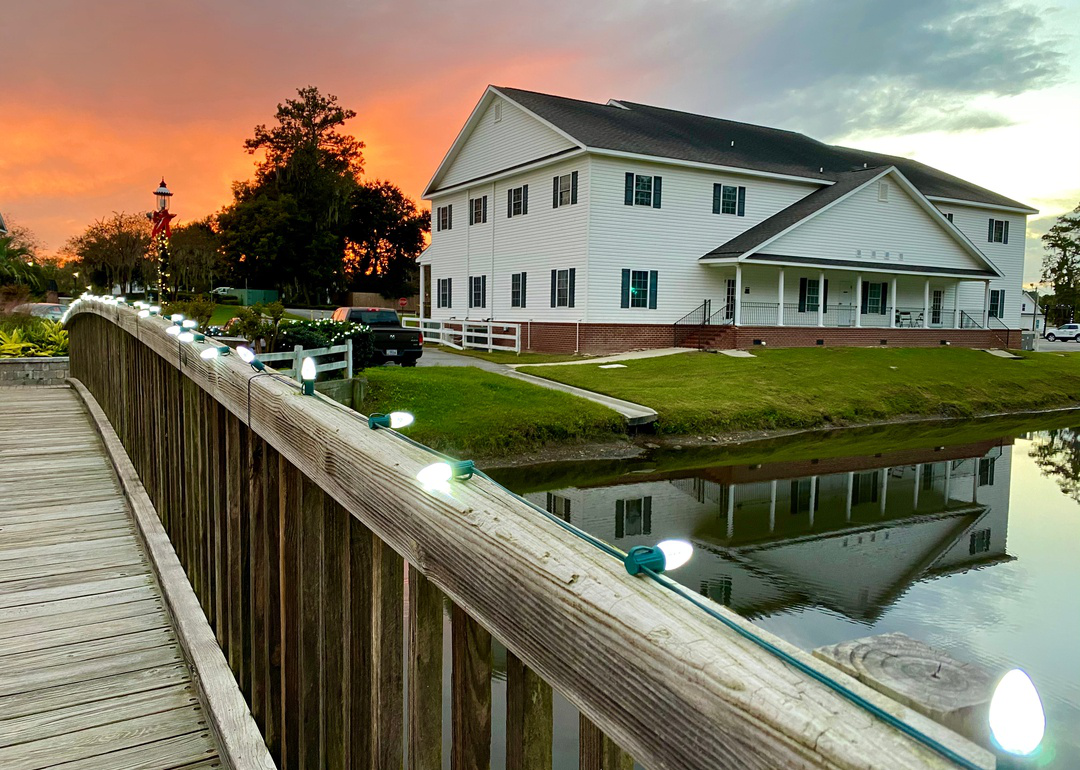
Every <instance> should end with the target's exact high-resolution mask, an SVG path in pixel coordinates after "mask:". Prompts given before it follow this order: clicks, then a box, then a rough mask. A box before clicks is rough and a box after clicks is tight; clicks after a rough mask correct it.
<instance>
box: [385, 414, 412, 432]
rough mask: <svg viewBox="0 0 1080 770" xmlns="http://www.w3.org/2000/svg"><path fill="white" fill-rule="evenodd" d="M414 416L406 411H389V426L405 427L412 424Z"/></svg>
mask: <svg viewBox="0 0 1080 770" xmlns="http://www.w3.org/2000/svg"><path fill="white" fill-rule="evenodd" d="M414 419H415V418H414V417H413V416H412V415H411V414H409V413H408V412H391V413H390V427H391V428H395V429H396V428H407V427H409V426H410V425H412V424H413V420H414Z"/></svg>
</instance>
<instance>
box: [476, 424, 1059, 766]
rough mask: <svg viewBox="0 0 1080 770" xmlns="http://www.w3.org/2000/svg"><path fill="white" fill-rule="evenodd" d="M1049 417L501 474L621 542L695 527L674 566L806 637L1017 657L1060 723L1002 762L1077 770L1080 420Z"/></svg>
mask: <svg viewBox="0 0 1080 770" xmlns="http://www.w3.org/2000/svg"><path fill="white" fill-rule="evenodd" d="M1048 419H1049V418H1040V419H1036V420H1028V421H1026V422H1023V421H1019V420H1015V419H1013V420H1008V421H996V422H995V421H981V422H975V421H973V422H965V423H951V424H948V425H945V426H942V425H929V426H928V425H920V426H912V427H906V428H893V429H889V430H885V431H858V432H844V433H840V432H832V433H828V434H818V435H813V436H802V437H796V438H792V439H788V440H781V441H770V442H759V443H756V444H751V445H746V446H744V447H741V448H738V449H722V450H693V451H682V452H659V453H657V454H656V455H655V456H652V457H649V458H645V459H636V460H633V461H620V462H593V463H584V464H583V463H580V462H577V463H573V464H563V465H544V466H534V467H529V468H516V469H507V470H504V471H494V472H492V475H493V476H494V477H496V478H497V479H498V480H499V481H501V482H502V483H504V484H506V485H507V486H508V487H510V488H511V489H514V490H515V491H517V492H519V493H521V494H523V495H525V496H526V497H528V498H529V499H530V500H532V501H534V502H536V503H537V504H539V505H541V506H543V507H545V508H546V509H547V510H549V511H551V512H552V513H555V514H557V515H559V516H562V517H564V518H565V519H567V520H569V521H571V522H572V523H574V524H575V525H577V526H579V527H581V528H583V529H585V530H587V531H589V532H591V533H592V534H594V535H597V536H599V537H601V538H604V539H605V540H607V541H608V542H611V543H613V544H615V545H617V546H619V547H620V548H622V549H624V550H625V549H628V548H630V547H631V546H634V545H644V544H648V545H651V544H654V543H656V542H658V541H660V540H664V539H668V538H678V539H685V540H689V541H690V542H691V543H693V545H694V547H695V552H694V557H693V558H692V559H691V561H690V563H689V564H687V565H686V566H685V567H682V568H681V569H679V570H677V571H674V572H672V573H670V576H671V577H672V578H674V579H676V580H678V581H680V582H681V583H683V584H684V585H686V586H688V587H690V588H692V589H693V590H695V591H698V592H700V593H702V594H704V595H707V596H709V597H711V598H712V599H714V600H716V601H718V602H721V603H723V604H725V605H727V606H729V607H731V608H732V609H733V610H735V611H737V612H739V613H741V614H742V615H744V616H746V617H749V618H751V619H753V620H754V621H755V622H756V623H758V624H759V625H760V626H761V627H763V628H765V629H767V630H768V631H771V632H772V633H775V634H777V635H778V636H780V637H782V638H784V639H786V640H788V641H790V642H792V643H793V644H796V645H798V646H799V647H801V648H802V649H804V650H812V649H814V648H815V647H819V646H821V645H827V644H834V643H837V642H842V641H846V640H849V639H855V638H859V637H865V636H871V635H875V634H883V633H888V632H893V631H901V632H903V633H905V634H908V635H909V636H911V637H914V638H916V639H919V640H922V641H924V642H926V643H928V644H930V645H932V646H934V647H936V648H938V649H941V650H945V651H947V652H948V653H949V654H950V655H952V656H953V657H955V658H957V659H960V660H963V661H969V662H973V663H977V664H979V665H981V666H983V667H984V668H986V669H987V670H988V671H989V672H990V673H991V674H992V675H993V676H995V677H997V676H1000V675H1001V674H1003V673H1004V672H1005V671H1006V670H1008V669H1010V668H1015V667H1018V668H1022V669H1024V670H1025V671H1027V672H1028V674H1029V675H1030V676H1031V678H1032V679H1033V680H1034V682H1035V685H1036V687H1037V688H1038V690H1039V693H1040V695H1041V697H1042V700H1043V705H1044V708H1045V711H1046V718H1047V736H1046V738H1045V739H1044V741H1043V745H1042V747H1041V748H1040V750H1039V752H1037V754H1036V755H1035V756H1033V757H1030V758H1027V759H1023V760H1017V759H1013V758H1008V757H1002V758H1001V759H1000V760H999V767H1023V768H1027V767H1055V768H1058V767H1061V768H1080V655H1078V640H1080V608H1078V606H1077V604H1078V602H1077V595H1078V593H1080V558H1078V551H1080V502H1078V500H1080V429H1077V430H1074V429H1072V428H1068V427H1060V425H1061V424H1062V420H1063V418H1062V417H1060V416H1059V417H1056V418H1053V421H1048ZM1064 419H1065V420H1070V419H1071V420H1072V421H1074V422H1077V423H1080V419H1078V418H1077V417H1076V416H1075V415H1073V416H1072V417H1071V418H1064ZM1055 423H1056V425H1055ZM496 686H497V687H498V684H497V685H496ZM499 695H500V693H498V692H497V693H496V698H495V703H499V702H500V701H499ZM495 716H496V718H495V720H494V724H501V721H500V719H499V715H498V714H496V715H495ZM575 719H576V718H575V716H574V714H573V711H572V709H569V707H562V708H560V709H559V713H558V714H557V720H558V722H559V724H558V725H557V727H556V730H557V731H564V740H563V741H562V742H561V744H560V745H557V746H556V754H557V755H556V766H557V767H560V768H564V767H576V764H577V758H576V749H575V748H574V747H575V745H576V744H575V743H574V742H573V740H572V736H567V735H565V731H567V730H570V731H571V732H572V731H573V730H575V729H576V727H574V725H575ZM493 748H494V749H495V754H496V756H494V757H493V759H494V760H496V762H497V760H498V754H499V753H501V747H500V746H495V747H493Z"/></svg>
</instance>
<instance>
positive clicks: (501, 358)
mask: <svg viewBox="0 0 1080 770" xmlns="http://www.w3.org/2000/svg"><path fill="white" fill-rule="evenodd" d="M439 349H440V350H444V351H446V352H447V353H456V354H457V355H460V356H471V357H473V358H482V359H484V360H485V361H491V362H493V363H496V364H561V363H563V362H565V361H585V360H587V359H589V358H593V356H582V355H575V354H573V353H521V354H520V355H519V354H517V353H514V352H509V353H508V352H506V351H503V350H497V351H494V352H491V353H489V352H488V351H486V350H454V349H453V348H450V347H446V346H445V345H443V346H439Z"/></svg>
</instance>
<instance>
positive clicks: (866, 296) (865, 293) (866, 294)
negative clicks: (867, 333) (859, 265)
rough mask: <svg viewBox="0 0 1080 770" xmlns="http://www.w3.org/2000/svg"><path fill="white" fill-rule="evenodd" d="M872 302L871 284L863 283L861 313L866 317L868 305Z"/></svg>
mask: <svg viewBox="0 0 1080 770" xmlns="http://www.w3.org/2000/svg"><path fill="white" fill-rule="evenodd" d="M869 301H870V282H869V281H863V282H862V301H861V302H860V303H859V313H860V314H861V315H866V305H867V303H868V302H869Z"/></svg>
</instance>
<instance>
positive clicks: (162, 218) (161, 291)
mask: <svg viewBox="0 0 1080 770" xmlns="http://www.w3.org/2000/svg"><path fill="white" fill-rule="evenodd" d="M154 197H156V198H157V210H156V211H152V212H150V213H148V214H147V215H146V218H147V219H149V220H150V222H151V223H152V224H153V230H151V232H150V242H151V243H152V244H153V245H154V247H155V248H156V249H157V267H158V304H162V303H163V302H164V300H165V287H166V286H167V285H168V283H169V277H170V276H169V264H170V262H171V253H170V251H169V238H171V237H172V225H171V224H170V223H171V222H172V220H173V219H174V218H175V217H176V214H173V213H172V212H170V211H169V199H170V198H171V197H172V192H171V191H170V190H169V188H168V187H167V186H166V185H165V179H164V177H162V179H161V184H160V185H159V186H158V188H157V189H156V190H154Z"/></svg>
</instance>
